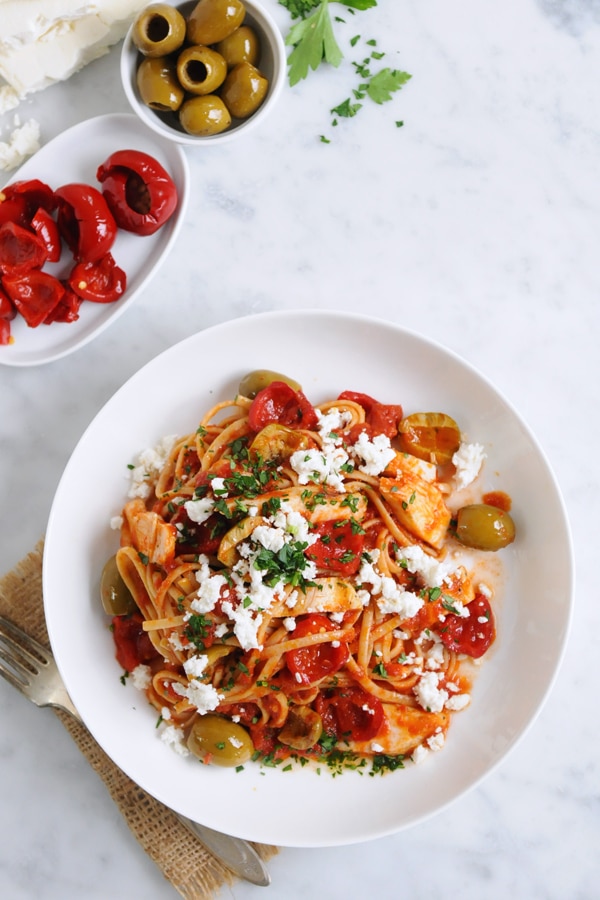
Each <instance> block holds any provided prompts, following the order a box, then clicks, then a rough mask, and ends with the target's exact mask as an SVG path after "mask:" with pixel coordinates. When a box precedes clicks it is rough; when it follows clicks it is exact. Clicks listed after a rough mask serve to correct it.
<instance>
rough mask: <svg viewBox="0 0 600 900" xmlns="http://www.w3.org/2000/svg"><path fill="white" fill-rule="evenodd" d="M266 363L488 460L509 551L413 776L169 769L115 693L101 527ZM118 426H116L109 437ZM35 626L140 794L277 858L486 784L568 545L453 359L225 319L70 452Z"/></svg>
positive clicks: (313, 324) (504, 743)
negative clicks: (464, 692)
mask: <svg viewBox="0 0 600 900" xmlns="http://www.w3.org/2000/svg"><path fill="white" fill-rule="evenodd" d="M258 368H268V369H273V370H275V371H279V372H284V373H285V374H287V375H289V376H290V377H293V378H295V379H296V380H297V381H299V382H300V383H301V384H302V386H303V390H304V392H305V394H306V395H307V396H308V398H309V399H310V400H311V401H312V402H313V403H319V402H322V401H324V400H326V399H328V398H334V397H337V396H338V395H339V393H340V392H341V391H343V390H345V389H349V390H353V391H360V392H363V393H367V394H370V395H371V396H373V397H375V398H376V399H378V400H380V401H382V402H385V403H400V404H402V405H403V407H404V411H405V414H407V413H409V412H415V411H443V412H446V413H448V414H449V415H451V416H452V417H453V418H454V419H455V420H456V421H457V422H458V423H459V425H460V427H461V428H462V430H463V431H464V432H465V433H466V435H467V436H468V439H469V440H470V441H476V442H480V443H482V444H483V445H484V447H485V450H486V453H487V455H488V460H487V462H486V466H485V468H484V471H483V473H482V475H481V491H490V490H503V491H505V492H506V493H508V494H509V495H510V497H511V498H512V502H513V517H514V519H515V522H516V527H517V539H516V541H515V543H514V544H512V545H511V546H510V547H508V548H506V549H505V550H503V551H502V552H501V553H499V554H490V559H491V563H492V568H496V567H501V568H502V570H503V573H502V576H501V577H499V578H498V588H497V599H496V601H495V603H496V611H497V639H496V642H495V644H494V645H493V647H492V648H491V650H490V652H489V654H488V655H487V656H486V657H484V659H483V661H482V664H481V666H480V668H479V671H478V674H477V677H476V680H475V684H474V688H473V691H472V702H471V704H470V706H469V707H468V708H467V709H466V710H464V711H463V712H461V713H459V714H457V715H456V716H454V718H453V721H452V723H451V726H450V730H449V733H448V737H447V741H446V745H445V747H444V748H443V749H442V750H441V751H440V752H438V753H430V754H429V755H428V757H427V758H426V759H425V761H424V762H423V763H421V764H420V765H414V764H412V763H407V765H406V767H405V768H404V769H402V770H397V771H394V772H391V773H387V774H385V775H383V776H382V775H377V776H374V777H369V776H368V775H362V776H361V775H360V774H359V773H357V772H353V771H346V772H344V773H343V774H342V775H339V776H336V777H332V776H331V774H330V772H329V770H328V769H327V768H326V767H324V769H323V770H322V771H321V774H320V775H318V774H316V772H315V771H314V770H313V769H312V768H311V767H306V768H305V769H294V770H293V771H290V772H285V771H282V770H281V769H275V768H266V767H263V766H261V765H259V764H258V763H248V764H246V765H245V767H244V769H243V771H241V772H236V771H235V770H232V769H223V768H218V767H215V766H205V765H201V764H200V763H198V761H197V760H195V759H194V758H182V757H180V756H178V755H177V754H176V753H174V752H173V750H172V749H171V748H169V747H168V746H166V745H165V744H164V743H163V742H162V741H161V740H159V739H158V738H157V734H156V729H155V725H156V719H157V714H156V711H155V710H154V709H153V708H150V707H149V706H148V705H147V703H146V699H145V697H144V695H143V694H141V693H140V692H139V691H137V690H136V689H135V688H134V687H133V685H132V684H131V683H126V685H123V684H122V683H121V681H120V675H121V671H120V668H119V666H118V664H117V663H116V661H115V659H114V648H113V641H112V636H111V634H110V631H109V628H108V624H109V623H108V619H107V616H105V614H104V613H103V611H102V608H101V604H100V599H99V578H100V573H101V570H102V567H103V565H104V563H105V561H106V560H107V559H108V557H110V556H112V554H114V552H115V551H116V549H117V546H118V533H117V532H115V531H113V530H111V528H110V525H109V523H110V519H111V517H112V516H114V515H116V514H118V513H119V512H120V510H121V508H122V506H123V504H124V502H125V501H126V494H127V490H128V486H129V478H128V476H129V471H128V468H127V466H128V464H130V463H132V462H134V461H136V460H137V457H138V455H139V453H140V452H141V451H142V450H144V449H146V448H148V447H154V446H156V445H157V443H158V442H159V440H160V438H161V437H163V436H165V435H169V434H175V433H177V434H180V435H183V434H186V433H189V432H192V431H194V430H195V428H196V427H197V423H198V421H199V420H200V418H201V417H202V415H203V414H204V412H205V411H207V410H208V408H209V407H211V406H212V405H213V404H214V403H215V402H216V401H218V400H223V399H226V398H232V397H234V396H235V394H236V392H237V387H238V384H239V382H240V379H241V378H242V376H244V375H245V374H246V373H247V372H249V371H251V370H253V369H258ZM125 423H126V426H125ZM43 585H44V601H45V611H46V617H47V623H48V630H49V634H50V639H51V642H52V646H53V649H54V652H55V654H56V657H57V660H58V665H59V667H60V670H61V672H62V675H63V677H64V680H65V682H66V685H67V688H68V690H69V693H70V694H71V696H72V698H73V700H74V702H75V704H76V706H77V708H78V709H79V711H80V712H81V715H82V716H83V719H84V721H85V723H86V725H87V726H88V728H89V729H90V731H91V732H92V734H93V735H94V737H95V738H96V740H97V741H98V742H99V744H100V745H101V746H102V747H103V748H104V750H105V751H106V752H107V753H108V755H109V756H110V757H111V758H112V759H113V760H114V761H115V763H116V764H117V765H118V766H120V767H121V768H122V769H123V770H124V771H125V772H126V773H127V774H128V775H129V776H130V777H131V778H132V779H133V780H134V781H136V782H137V783H138V784H139V785H141V787H142V788H144V789H145V790H146V791H148V792H149V793H150V794H152V795H153V796H154V797H156V798H158V799H159V800H160V801H162V802H163V803H165V804H166V805H167V806H170V807H172V808H173V809H175V810H177V811H178V812H179V813H182V814H184V815H186V816H188V817H190V818H192V819H196V820H198V821H200V822H202V823H204V824H206V825H208V826H210V827H212V828H215V829H218V830H220V831H224V832H229V833H231V834H234V835H238V836H240V837H244V838H248V839H251V840H256V841H262V842H265V843H273V844H279V845H286V846H298V847H299V846H307V847H309V846H313V847H315V846H327V845H336V844H337V845H340V844H347V843H354V842H359V841H363V840H367V839H371V838H375V837H379V836H382V835H386V834H390V833H393V832H396V831H398V830H400V829H402V828H406V827H408V826H410V825H413V824H415V823H416V822H419V821H421V820H423V819H424V818H426V817H428V816H431V815H432V814H434V813H436V812H439V811H440V810H441V809H443V808H444V807H446V806H447V805H448V804H449V803H451V802H452V801H454V800H455V799H456V798H457V797H459V796H460V795H462V794H463V793H464V792H465V791H467V790H469V789H471V788H473V786H474V785H476V784H478V783H479V782H480V781H481V779H482V778H483V777H484V776H487V775H488V774H489V773H490V772H491V771H492V770H493V769H494V768H495V767H496V766H497V765H498V764H499V763H500V761H501V760H502V759H503V758H504V757H505V756H506V754H507V753H508V751H509V750H510V749H511V748H512V747H514V745H515V743H516V742H517V741H518V740H519V739H520V738H521V737H522V736H523V734H524V733H525V731H526V730H527V728H528V727H529V726H530V725H531V723H532V721H533V720H534V718H535V717H536V715H537V713H538V712H539V710H540V708H541V706H542V704H543V702H544V700H545V698H546V696H547V694H548V692H549V690H550V688H551V686H552V684H553V681H554V679H555V676H556V673H557V671H558V667H559V663H560V661H561V658H562V654H563V650H564V646H565V642H566V639H567V634H568V628H569V623H570V617H571V607H572V597H573V560H572V548H571V538H570V532H569V527H568V522H567V518H566V515H565V510H564V506H563V502H562V499H561V495H560V492H559V489H558V487H557V484H556V481H555V479H554V476H553V474H552V471H551V469H550V467H549V464H548V462H547V460H546V457H545V455H544V453H543V451H542V450H541V449H540V447H539V445H538V443H537V442H536V439H535V438H534V436H533V435H532V434H531V432H530V431H529V429H528V428H527V426H526V425H525V424H524V422H523V421H522V420H521V419H520V417H519V415H518V414H517V413H516V412H515V410H514V409H513V408H512V407H511V405H510V404H509V403H508V402H507V400H506V399H504V398H503V397H502V396H501V395H500V394H499V393H498V391H497V390H496V389H495V388H494V387H493V386H492V385H491V384H490V383H489V382H488V381H487V380H486V379H485V378H484V377H483V376H482V375H481V374H479V373H478V372H477V371H475V370H474V369H473V368H472V367H471V366H469V365H468V364H467V363H465V362H464V361H462V360H461V359H460V358H459V357H457V356H456V355H454V354H453V353H451V352H449V351H448V350H446V349H444V348H443V347H441V346H439V345H438V344H435V343H433V342H432V341H430V340H428V339H426V338H424V337H421V336H419V335H417V334H415V333H412V332H409V331H406V330H404V329H403V328H401V327H399V326H397V325H392V324H388V323H385V322H382V321H378V320H375V319H371V318H367V317H362V316H356V315H347V314H343V313H333V312H324V311H306V312H301V311H298V312H276V313H267V314H263V315H257V316H250V317H247V318H241V319H237V320H234V321H231V322H227V323H225V324H222V325H219V326H217V327H214V328H210V329H208V330H206V331H203V332H200V333H198V334H195V335H193V336H192V337H190V338H188V339H187V340H185V341H183V342H181V343H180V344H178V345H176V346H174V347H172V348H170V349H169V350H167V351H165V352H164V353H162V354H161V355H160V356H158V357H157V358H156V359H154V360H153V361H152V362H150V363H148V364H147V365H146V366H145V367H144V368H142V369H141V370H140V371H139V372H138V373H137V374H136V375H134V376H133V377H132V378H131V379H130V380H129V381H128V382H127V383H126V384H125V385H124V386H123V387H122V388H121V389H120V390H119V391H118V392H117V393H116V394H115V395H114V396H113V397H112V399H111V400H110V401H109V402H108V403H107V404H106V406H105V407H104V408H103V409H102V410H101V411H100V412H99V413H98V415H97V416H96V418H95V419H94V421H93V422H92V423H91V425H90V426H89V427H88V429H87V430H86V432H85V433H84V435H83V437H82V438H81V440H80V441H79V443H78V445H77V447H76V449H75V451H74V452H73V455H72V457H71V459H70V461H69V463H68V465H67V467H66V469H65V472H64V475H63V477H62V479H61V481H60V484H59V487H58V489H57V492H56V496H55V499H54V502H53V506H52V510H51V515H50V518H49V523H48V528H47V534H46V545H45V552H44V567H43Z"/></svg>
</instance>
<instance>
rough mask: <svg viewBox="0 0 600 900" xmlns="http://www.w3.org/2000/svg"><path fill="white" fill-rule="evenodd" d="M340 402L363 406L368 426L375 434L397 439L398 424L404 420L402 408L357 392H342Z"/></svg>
mask: <svg viewBox="0 0 600 900" xmlns="http://www.w3.org/2000/svg"><path fill="white" fill-rule="evenodd" d="M338 400H352V401H353V402H354V403H358V404H359V405H360V406H362V408H363V409H364V411H365V414H366V420H367V424H368V425H370V426H371V429H372V433H373V434H385V435H386V437H389V438H393V437H396V435H397V434H398V424H399V422H400V420H401V419H402V407H401V406H399V405H397V404H389V403H379V401H378V400H374V399H373V398H372V397H369V395H368V394H360V393H357V392H356V391H342V393H341V394H340V396H339V397H338Z"/></svg>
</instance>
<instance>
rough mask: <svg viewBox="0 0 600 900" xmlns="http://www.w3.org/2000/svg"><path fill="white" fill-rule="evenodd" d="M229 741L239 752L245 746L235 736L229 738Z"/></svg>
mask: <svg viewBox="0 0 600 900" xmlns="http://www.w3.org/2000/svg"><path fill="white" fill-rule="evenodd" d="M228 741H229V743H230V744H231V746H232V747H235V749H236V750H239V749H240V747H243V746H244V745H243V743H242V741H240V740H239V738H236V737H234V736H233V735H230V737H229V738H228Z"/></svg>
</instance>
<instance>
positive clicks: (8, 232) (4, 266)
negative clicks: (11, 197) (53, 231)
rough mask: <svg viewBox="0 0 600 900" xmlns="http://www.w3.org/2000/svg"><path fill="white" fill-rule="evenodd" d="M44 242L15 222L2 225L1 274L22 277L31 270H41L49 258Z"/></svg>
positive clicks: (0, 236) (0, 240) (0, 243)
mask: <svg viewBox="0 0 600 900" xmlns="http://www.w3.org/2000/svg"><path fill="white" fill-rule="evenodd" d="M47 255H48V254H47V251H46V247H45V245H44V242H43V241H42V240H41V239H40V238H39V237H37V235H35V234H33V232H31V231H28V230H27V228H22V227H21V226H20V225H16V224H15V223H14V222H5V223H4V225H0V272H2V273H3V274H5V275H22V274H23V273H25V272H28V271H29V269H39V268H41V267H42V266H43V265H44V263H45V261H46V258H47Z"/></svg>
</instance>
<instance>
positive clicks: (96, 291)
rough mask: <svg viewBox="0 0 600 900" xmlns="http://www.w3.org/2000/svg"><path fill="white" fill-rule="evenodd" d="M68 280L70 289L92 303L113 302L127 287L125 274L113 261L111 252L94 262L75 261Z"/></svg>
mask: <svg viewBox="0 0 600 900" xmlns="http://www.w3.org/2000/svg"><path fill="white" fill-rule="evenodd" d="M68 281H69V287H70V288H71V290H72V291H74V292H75V293H76V294H78V295H79V296H80V297H82V298H83V299H84V300H93V302H94V303H114V301H115V300H118V299H119V297H122V296H123V294H124V293H125V288H126V287H127V276H126V275H125V272H124V271H123V269H120V268H119V266H118V265H117V264H116V262H115V261H114V259H113V256H112V253H106V254H105V255H104V256H103V257H102V258H101V259H99V260H96V261H94V262H91V261H89V260H88V261H87V262H80V263H77V265H76V266H74V267H73V269H72V270H71V272H70V274H69V279H68Z"/></svg>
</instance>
